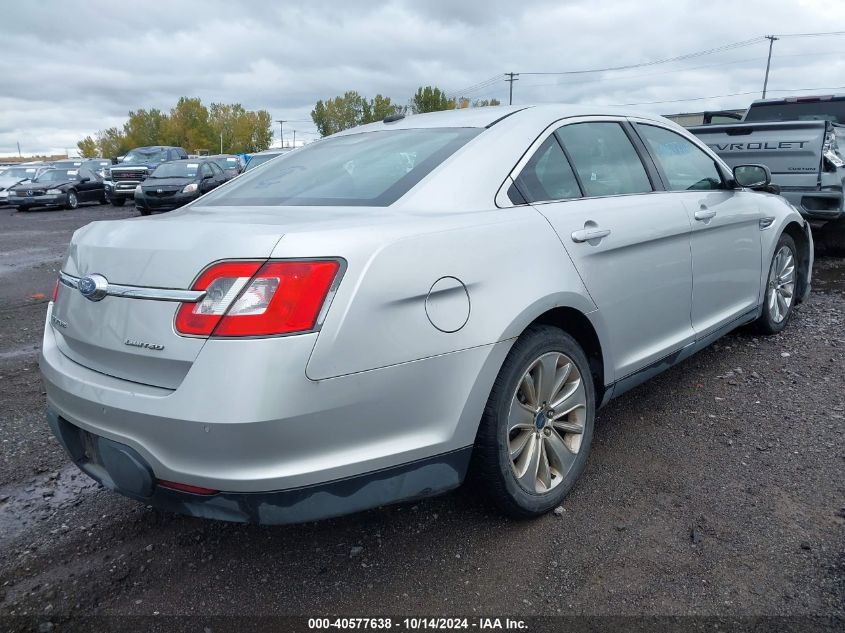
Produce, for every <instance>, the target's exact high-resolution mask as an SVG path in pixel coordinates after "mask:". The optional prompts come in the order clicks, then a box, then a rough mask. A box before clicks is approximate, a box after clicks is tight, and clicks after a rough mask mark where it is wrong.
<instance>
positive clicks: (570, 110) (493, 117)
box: [332, 103, 664, 136]
mask: <svg viewBox="0 0 845 633" xmlns="http://www.w3.org/2000/svg"><path fill="white" fill-rule="evenodd" d="M512 115H517V117H518V118H519V119H521V120H526V119H530V118H536V119H537V121H538V122H542V121H548V122H551V121H553V120H555V119H563V118H567V117H575V116H625V117H629V116H635V117H639V118H644V119H652V120H655V121H664V119H663V117H661V116H658V115H655V114H652V113H650V112H638V111H634V110H631V109H630V108H627V107H624V106H601V105H599V106H597V105H583V104H566V103H548V104H536V105H519V106H484V107H480V108H461V109H457V110H442V111H440V112H426V113H425V114H412V115H407V116H405V117H403V118H401V119H398V120H396V121H391V122H389V123H385V122H384V121H378V122H376V123H369V124H367V125H361V126H359V127H355V128H350V129H348V130H343V131H342V132H338V133H337V134H333V135H332V136H341V135H347V134H357V133H360V132H369V131H377V130H389V129H400V130H401V129H419V128H436V127H441V128H442V127H476V128H483V127H492V126H493V125H495V124H497V123H499V121H503V120H506V119H507V118H509V117H510V116H512ZM514 118H516V117H514Z"/></svg>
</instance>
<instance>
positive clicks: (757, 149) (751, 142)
mask: <svg viewBox="0 0 845 633" xmlns="http://www.w3.org/2000/svg"><path fill="white" fill-rule="evenodd" d="M689 129H690V131H691V132H692V133H693V134H695V135H696V136H698V137H699V138H700V139H701V140H703V141H704V142H705V143H707V144H708V145H709V146H710V148H711V149H712V150H714V151H715V152H716V153H717V154H718V155H719V156H721V157H722V159H723V160H724V161H725V162H726V163H727V164H728V165H731V166H733V165H739V164H740V163H749V162H750V163H760V164H762V165H765V166H766V167H768V168H769V169H770V170H771V172H772V182H773V183H774V184H775V185H777V187H778V188H779V190H780V193H781V195H782V196H783V197H784V198H786V199H787V200H789V202H791V203H792V204H793V205H795V207H796V208H797V209H798V211H799V212H800V213H801V215H803V216H804V217H805V218H808V219H810V220H813V221H814V222H815V223H817V224H818V225H819V227H820V228H821V229H822V230H821V232H820V236H821V239H822V240H823V241H824V243H825V245H826V246H827V248H828V249H829V250H830V251H831V252H834V253H837V254H840V255H845V196H843V191H842V183H843V181H845V95H832V96H825V97H787V98H785V99H762V100H759V101H755V102H754V103H752V104H751V107H749V108H748V111H747V112H746V113H745V116H744V117H743V119H742V121H741V122H739V123H730V124H724V125H706V126H699V127H692V128H689Z"/></svg>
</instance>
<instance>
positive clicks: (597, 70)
mask: <svg viewBox="0 0 845 633" xmlns="http://www.w3.org/2000/svg"><path fill="white" fill-rule="evenodd" d="M764 39H766V38H765V37H763V36H758V37H754V38H751V39H749V40H743V41H741V42H733V43H732V44H725V45H723V46H717V47H715V48H709V49H707V50H704V51H696V52H695V53H685V54H683V55H676V56H675V57H667V58H665V59H657V60H654V61H650V62H640V63H638V64H626V65H624V66H609V67H607V68H590V69H583V70H563V71H558V72H524V73H521V74H523V75H584V74H589V73H602V72H610V71H613V70H630V69H633V68H643V67H646V66H657V65H658V64H668V63H671V62H678V61H683V60H685V59H692V58H695V57H703V56H704V55H713V54H715V53H722V52H725V51H730V50H734V49H737V48H743V47H745V46H751V45H752V44H757V43H759V42H762V41H763V40H764Z"/></svg>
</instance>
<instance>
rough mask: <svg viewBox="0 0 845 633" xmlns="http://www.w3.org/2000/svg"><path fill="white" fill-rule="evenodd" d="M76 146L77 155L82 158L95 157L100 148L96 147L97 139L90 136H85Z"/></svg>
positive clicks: (98, 153)
mask: <svg viewBox="0 0 845 633" xmlns="http://www.w3.org/2000/svg"><path fill="white" fill-rule="evenodd" d="M76 146H77V147H78V148H79V155H80V156H82V158H97V157H98V156H99V155H100V150H99V149H97V141H95V140H94V139H93V138H91V137H90V136H86V137H85V138H84V139H82V140H81V141H79V142H78V143H77V144H76Z"/></svg>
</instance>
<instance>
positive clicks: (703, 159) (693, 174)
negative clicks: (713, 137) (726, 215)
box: [637, 123, 725, 191]
mask: <svg viewBox="0 0 845 633" xmlns="http://www.w3.org/2000/svg"><path fill="white" fill-rule="evenodd" d="M637 131H638V132H639V133H640V135H641V136H642V137H643V139H644V140H645V142H646V143H647V144H648V147H649V149H650V150H651V153H652V155H653V156H654V158H655V159H656V160H657V162H658V164H659V165H660V167H661V168H662V169H663V173H664V174H665V176H666V180H667V181H668V182H667V183H666V184H667V188H668V189H669V190H670V191H701V190H704V191H708V190H712V189H724V187H725V185H724V183H723V182H722V175H721V174H720V173H719V169H718V167H716V162H715V161H714V160H713V159H712V158H711V157H710V156H708V155H707V154H705V153H704V152H703V151H702V150H701V148H699V147H696V146H695V144H693V143H691V142H690V141H689V140H688V139H685V138H684V137H683V136H681V135H680V134H676V133H675V132H672V131H670V130H667V129H664V128H662V127H657V126H654V125H646V124H644V123H637Z"/></svg>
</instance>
